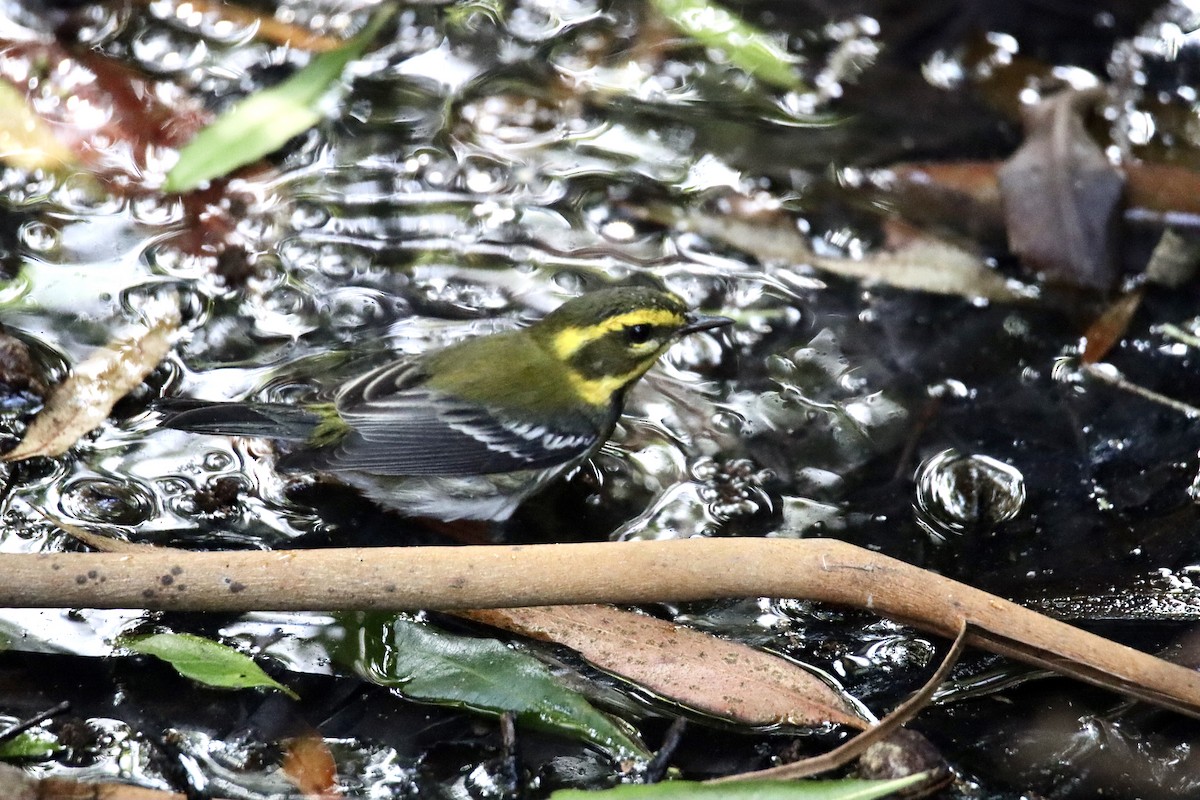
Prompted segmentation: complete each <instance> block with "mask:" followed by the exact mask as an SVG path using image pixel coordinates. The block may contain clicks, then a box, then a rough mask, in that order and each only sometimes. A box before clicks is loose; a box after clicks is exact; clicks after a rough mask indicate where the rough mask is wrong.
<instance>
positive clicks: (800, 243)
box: [681, 212, 1032, 303]
mask: <svg viewBox="0 0 1200 800" xmlns="http://www.w3.org/2000/svg"><path fill="white" fill-rule="evenodd" d="M681 224H682V227H684V228H686V229H688V230H691V231H694V232H696V233H699V234H700V235H702V236H708V237H711V238H715V239H721V240H722V241H725V242H727V243H729V244H731V245H733V246H734V247H736V248H738V249H739V250H743V251H745V252H747V253H749V254H750V255H752V256H754V257H755V258H757V259H758V260H760V261H764V262H783V263H791V264H811V265H812V266H814V267H816V268H817V269H819V270H822V271H825V272H829V273H833V274H835V275H840V276H842V277H844V278H850V279H852V280H857V281H862V282H864V283H878V284H884V285H887V286H894V287H896V288H897V289H908V290H913V291H921V292H933V293H935V294H950V295H959V296H961V297H968V298H977V297H978V298H983V299H985V300H993V301H996V302H1000V303H1014V302H1019V301H1022V300H1027V299H1029V298H1030V297H1031V296H1032V293H1031V290H1029V289H1028V288H1027V287H1023V286H1021V285H1019V284H1017V283H1016V282H1015V281H1010V280H1008V279H1007V278H1005V277H1004V276H1003V275H1001V274H1000V273H999V272H997V271H996V270H994V269H992V268H991V267H990V266H988V264H987V262H986V261H984V259H983V258H981V257H980V256H978V255H976V254H974V253H971V252H968V251H967V250H964V249H962V248H960V247H957V246H955V245H953V244H951V243H949V242H946V241H943V240H941V239H937V238H935V237H933V236H922V237H917V238H914V239H912V240H910V241H909V242H908V243H907V244H906V245H904V246H903V247H900V248H898V249H896V250H885V251H879V252H875V253H870V254H868V255H867V256H865V257H863V258H860V259H859V258H835V257H833V256H821V255H817V254H816V253H814V252H813V251H812V249H811V248H810V247H809V245H808V239H807V238H805V236H804V235H803V234H801V233H800V231H798V230H797V229H796V226H795V223H794V221H793V220H792V219H791V218H790V217H788V216H787V215H786V214H783V213H782V212H778V213H771V212H767V213H760V214H753V215H747V216H735V215H731V214H730V215H724V216H715V215H708V214H701V213H692V214H690V215H689V216H688V217H686V218H685V219H684V220H682V221H681Z"/></svg>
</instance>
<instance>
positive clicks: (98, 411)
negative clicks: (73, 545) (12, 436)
mask: <svg viewBox="0 0 1200 800" xmlns="http://www.w3.org/2000/svg"><path fill="white" fill-rule="evenodd" d="M145 313H146V321H145V322H144V323H142V324H140V325H135V326H133V327H132V328H130V329H129V330H127V331H125V332H124V333H122V334H121V335H119V336H117V337H116V338H115V339H113V341H111V342H110V343H109V344H108V345H106V346H105V347H102V348H100V349H99V350H97V351H96V352H95V353H93V354H92V355H91V356H90V357H89V358H88V359H87V360H86V361H84V362H83V363H82V364H80V365H79V366H78V367H76V368H75V369H73V370H72V371H71V374H70V376H68V377H67V379H66V380H65V381H63V382H62V383H60V384H59V385H57V386H55V387H54V388H53V389H51V390H50V395H49V397H47V399H46V406H45V408H43V409H42V412H41V413H40V414H38V415H37V416H36V417H34V420H33V422H32V423H31V424H30V425H29V430H28V431H27V432H26V433H25V438H24V439H22V440H21V443H20V444H19V445H17V446H16V447H15V448H14V449H13V450H12V451H10V452H9V453H7V454H6V455H5V456H4V460H5V461H19V460H21V459H24V458H33V457H34V456H49V457H54V456H58V455H62V454H63V453H65V452H66V451H67V450H69V449H71V447H72V446H73V445H74V444H75V443H76V442H77V441H79V439H80V438H81V437H82V436H84V435H85V434H87V433H88V432H89V431H91V430H92V429H93V428H95V427H96V426H98V425H99V424H100V423H102V422H103V421H104V420H105V419H107V418H108V415H109V413H110V412H111V411H112V409H113V406H114V405H116V403H117V401H118V400H120V399H121V398H122V397H124V396H125V395H126V394H128V393H129V392H130V391H131V390H132V389H134V388H136V387H137V386H138V385H139V384H140V383H141V382H142V381H143V380H144V379H145V377H146V376H147V375H149V374H150V372H151V371H153V369H154V368H155V367H156V366H158V363H159V362H160V361H162V360H163V357H164V356H166V354H167V353H168V352H169V351H170V349H171V340H172V338H173V336H174V333H175V330H176V329H177V328H178V327H179V308H178V305H177V304H176V302H175V301H174V300H170V301H161V302H159V303H156V304H152V305H151V304H148V305H147V307H146V309H145Z"/></svg>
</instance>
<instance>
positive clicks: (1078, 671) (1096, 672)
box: [0, 539, 1200, 717]
mask: <svg viewBox="0 0 1200 800" xmlns="http://www.w3.org/2000/svg"><path fill="white" fill-rule="evenodd" d="M746 596H766V597H797V598H808V599H812V600H821V601H826V602H830V603H838V604H842V605H847V606H855V607H857V608H862V609H866V610H870V611H874V612H876V613H879V614H882V615H885V616H888V617H891V618H893V619H896V620H899V621H902V622H906V623H910V624H912V625H915V626H917V627H919V628H922V629H924V630H927V631H931V632H933V633H936V634H939V635H942V636H945V637H947V638H954V637H955V635H956V634H957V633H958V631H959V630H960V628H961V627H962V626H963V625H964V624H967V625H969V626H970V633H969V641H970V643H971V644H974V645H977V646H980V647H983V648H986V649H988V650H991V651H993V652H996V653H1000V654H1002V655H1006V656H1011V657H1013V658H1017V659H1019V660H1021V661H1024V662H1026V663H1030V664H1034V665H1037V666H1040V667H1044V668H1047V669H1051V670H1054V671H1055V672H1059V673H1063V674H1069V675H1072V676H1074V677H1077V678H1080V679H1082V680H1086V681H1089V682H1091V683H1094V684H1096V685H1099V686H1105V687H1108V688H1111V689H1114V690H1117V691H1120V692H1123V693H1125V694H1128V695H1131V696H1133V697H1137V698H1139V699H1142V700H1146V701H1149V702H1152V703H1155V704H1158V705H1162V706H1165V707H1167V708H1172V709H1175V710H1178V711H1181V712H1183V713H1186V714H1190V715H1192V716H1197V717H1200V673H1197V672H1193V671H1192V670H1190V669H1185V668H1184V667H1180V666H1178V665H1175V664H1171V663H1168V662H1166V661H1163V660H1161V659H1158V658H1155V657H1154V656H1151V655H1148V654H1146V653H1142V652H1139V651H1137V650H1133V649H1131V648H1129V647H1125V646H1123V645H1119V644H1116V643H1114V642H1111V641H1108V640H1107V639H1104V638H1102V637H1099V636H1096V635H1094V634H1090V633H1087V632H1085V631H1082V630H1079V629H1077V628H1073V627H1071V626H1070V625H1067V624H1065V623H1062V622H1058V621H1056V620H1053V619H1050V618H1049V617H1045V616H1043V615H1041V614H1038V613H1037V612H1034V611H1031V610H1029V609H1026V608H1022V607H1021V606H1019V605H1016V604H1015V603H1011V602H1009V601H1007V600H1003V599H1001V598H999V597H996V596H994V595H990V594H988V593H986V592H983V591H980V590H979V589H974V588H971V587H969V586H966V585H964V584H961V583H958V582H956V581H952V580H950V579H948V578H944V577H942V576H940V575H936V574H933V573H930V572H927V571H925V570H922V569H919V568H918V567H914V566H912V565H910V564H905V563H904V562H902V561H897V560H896V559H893V558H888V557H887V556H882V555H879V554H878V553H873V552H871V551H868V550H864V549H862V548H859V547H855V546H853V545H850V544H846V543H844V542H839V541H836V540H833V539H804V540H787V539H683V540H675V541H655V542H624V543H610V542H603V543H588V544H552V545H534V546H528V547H508V546H494V547H493V546H472V547H402V548H394V547H384V548H353V549H350V548H343V549H339V548H333V549H323V550H291V551H287V550H283V551H275V552H263V551H246V552H204V553H196V552H181V551H178V550H165V551H161V552H157V551H149V552H123V553H44V554H33V555H26V554H19V555H4V556H0V606H16V607H41V608H46V607H90V608H149V609H173V610H188V611H249V610H281V611H282V610H305V609H309V610H327V611H334V610H351V609H380V610H400V609H417V608H426V609H459V608H500V607H510V606H531V605H553V604H570V603H596V602H609V603H640V602H658V601H667V600H673V601H688V600H705V599H716V598H723V597H746Z"/></svg>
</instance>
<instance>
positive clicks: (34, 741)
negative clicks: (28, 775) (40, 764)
mask: <svg viewBox="0 0 1200 800" xmlns="http://www.w3.org/2000/svg"><path fill="white" fill-rule="evenodd" d="M61 749H62V745H60V744H59V743H58V737H57V736H55V735H54V734H52V733H50V732H48V731H26V732H25V733H22V734H20V735H18V736H15V737H13V738H12V739H9V740H8V741H7V742H4V743H3V744H0V758H3V759H14V758H45V757H46V756H50V755H53V754H54V753H56V752H58V751H59V750H61Z"/></svg>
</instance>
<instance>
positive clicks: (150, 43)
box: [130, 27, 208, 75]
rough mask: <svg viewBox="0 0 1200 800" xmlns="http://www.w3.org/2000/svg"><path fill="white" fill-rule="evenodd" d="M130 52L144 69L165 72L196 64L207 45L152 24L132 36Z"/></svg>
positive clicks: (206, 50)
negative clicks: (151, 26) (153, 26)
mask: <svg viewBox="0 0 1200 800" xmlns="http://www.w3.org/2000/svg"><path fill="white" fill-rule="evenodd" d="M130 52H132V54H133V57H134V58H135V59H137V61H138V62H139V64H140V65H141V67H142V68H143V69H145V70H146V71H147V72H150V73H154V74H157V75H167V74H172V73H180V72H186V71H187V70H190V69H192V68H194V67H196V66H198V65H199V64H200V63H201V62H202V61H204V59H205V57H206V56H207V55H208V45H207V44H205V43H204V41H203V40H198V39H194V38H192V37H190V36H185V35H183V34H181V33H177V32H176V31H173V30H170V29H166V28H158V27H155V28H146V29H145V30H143V31H142V32H141V33H139V34H138V35H137V36H135V37H134V39H133V41H132V42H131V43H130Z"/></svg>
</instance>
